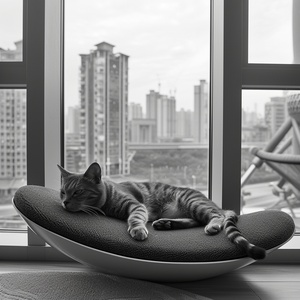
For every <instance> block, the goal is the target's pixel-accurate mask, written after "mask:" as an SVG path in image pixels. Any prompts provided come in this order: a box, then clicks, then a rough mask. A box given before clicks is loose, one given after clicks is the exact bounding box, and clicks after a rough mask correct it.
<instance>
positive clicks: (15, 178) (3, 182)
mask: <svg viewBox="0 0 300 300" xmlns="http://www.w3.org/2000/svg"><path fill="white" fill-rule="evenodd" d="M26 177H27V170H26V90H5V89H0V229H1V228H2V229H3V228H5V229H8V228H10V229H26V225H25V223H24V222H23V221H22V220H21V218H20V216H19V215H18V214H17V213H16V211H15V209H14V208H13V205H12V197H13V195H14V193H15V192H16V190H17V189H18V188H19V187H21V186H23V185H26Z"/></svg>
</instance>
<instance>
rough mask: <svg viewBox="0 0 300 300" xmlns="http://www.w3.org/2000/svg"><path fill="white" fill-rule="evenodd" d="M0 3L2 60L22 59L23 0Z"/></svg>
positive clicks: (7, 0) (0, 54)
mask: <svg viewBox="0 0 300 300" xmlns="http://www.w3.org/2000/svg"><path fill="white" fill-rule="evenodd" d="M0 5H1V9H0V61H22V59H23V58H22V56H23V55H22V52H23V49H22V47H23V43H22V40H23V0H1V1H0Z"/></svg>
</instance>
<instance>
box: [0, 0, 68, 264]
mask: <svg viewBox="0 0 300 300" xmlns="http://www.w3.org/2000/svg"><path fill="white" fill-rule="evenodd" d="M63 5H64V1H63V0H23V61H22V62H1V63H0V66H1V68H0V88H25V89H26V90H27V184H28V185H40V186H47V187H49V188H56V189H57V188H58V186H59V180H58V181H57V178H59V171H58V169H57V167H56V164H57V163H62V162H63V155H62V153H63V138H64V137H63V114H62V112H63V65H62V60H63ZM53 62H55V63H53ZM55 172H56V173H55ZM6 232H9V233H10V234H11V235H15V237H16V238H18V236H17V235H18V234H20V233H17V232H14V231H10V230H7V231H6ZM27 243H28V245H27V246H0V248H1V250H3V251H1V253H2V258H3V259H7V260H11V259H13V260H49V259H50V260H53V259H55V260H69V259H68V258H66V257H65V256H64V255H63V254H61V253H59V252H58V251H57V250H56V249H53V248H52V247H48V246H46V245H45V242H44V241H43V240H42V239H41V238H39V237H38V236H37V235H36V234H35V233H34V232H33V231H32V230H31V229H30V228H28V235H27Z"/></svg>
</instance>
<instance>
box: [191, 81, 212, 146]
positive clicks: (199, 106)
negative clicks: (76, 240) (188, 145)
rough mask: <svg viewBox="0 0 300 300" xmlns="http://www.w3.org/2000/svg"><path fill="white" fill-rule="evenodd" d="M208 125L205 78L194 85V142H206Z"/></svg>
mask: <svg viewBox="0 0 300 300" xmlns="http://www.w3.org/2000/svg"><path fill="white" fill-rule="evenodd" d="M208 126H209V111H208V84H207V81H206V80H200V84H199V85H196V86H194V140H195V142H196V143H201V144H207V143H208V138H209V131H208Z"/></svg>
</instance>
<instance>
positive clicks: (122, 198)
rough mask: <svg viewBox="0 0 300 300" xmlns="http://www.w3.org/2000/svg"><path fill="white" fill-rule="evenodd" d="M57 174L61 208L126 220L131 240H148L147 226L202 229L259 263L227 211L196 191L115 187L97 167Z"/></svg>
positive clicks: (153, 185) (154, 185)
mask: <svg viewBox="0 0 300 300" xmlns="http://www.w3.org/2000/svg"><path fill="white" fill-rule="evenodd" d="M58 167H59V169H60V171H61V175H62V185H61V192H60V195H61V199H62V205H63V207H64V209H66V210H67V211H70V212H77V211H83V212H86V213H88V214H98V213H102V214H104V215H107V216H110V217H114V218H117V219H121V220H126V221H127V223H128V232H129V234H130V235H131V237H132V238H133V239H135V240H138V241H142V240H145V239H146V238H147V236H148V230H147V228H146V223H147V222H152V226H153V227H154V229H156V230H171V229H184V228H191V227H196V226H205V233H206V234H208V235H214V234H217V233H218V232H220V231H221V230H222V229H224V230H225V234H226V236H227V237H228V238H229V240H230V241H231V242H232V243H234V244H236V245H237V246H238V247H239V248H241V249H243V250H244V251H245V252H246V253H247V255H248V256H249V257H251V258H253V259H256V260H257V259H263V258H264V257H265V250H264V249H262V248H260V247H258V246H255V245H253V244H251V243H250V242H249V241H248V240H247V239H246V238H245V237H244V236H243V235H242V234H241V232H240V231H239V229H238V228H237V226H236V223H237V221H238V217H237V215H236V214H235V212H233V211H229V210H223V209H220V208H219V207H218V206H217V205H216V204H215V203H214V202H212V201H211V200H209V199H208V198H207V197H205V196H204V195H203V194H202V193H201V192H199V191H197V190H194V189H191V188H186V187H176V186H171V185H168V184H164V183H160V182H129V181H127V182H122V183H115V182H112V181H109V180H106V179H103V178H102V176H101V167H100V165H99V164H98V163H92V164H91V165H90V166H89V168H88V169H87V170H86V172H85V173H84V174H74V173H70V172H68V171H67V170H65V169H64V168H62V167H61V166H58Z"/></svg>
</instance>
